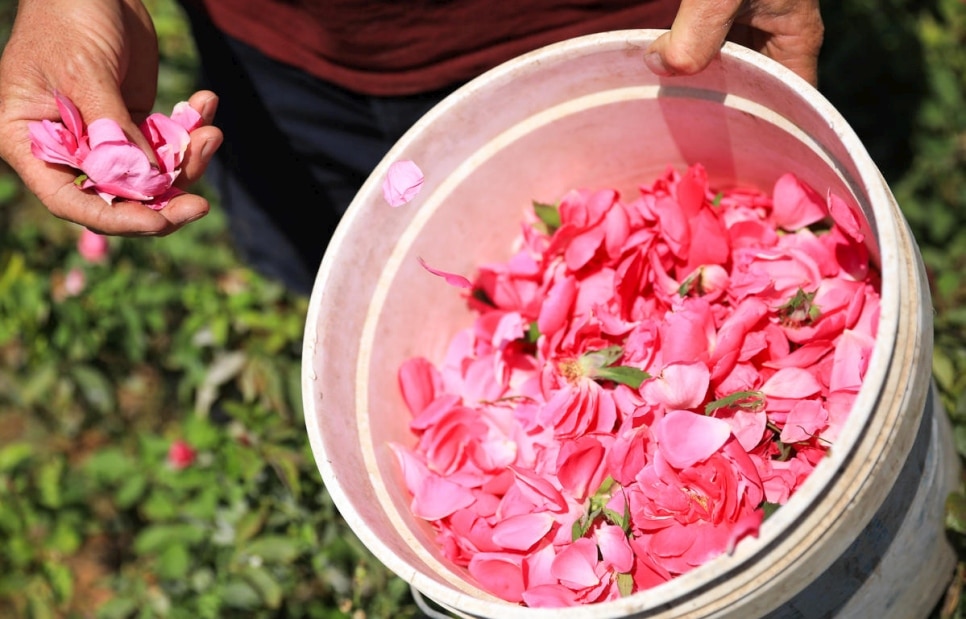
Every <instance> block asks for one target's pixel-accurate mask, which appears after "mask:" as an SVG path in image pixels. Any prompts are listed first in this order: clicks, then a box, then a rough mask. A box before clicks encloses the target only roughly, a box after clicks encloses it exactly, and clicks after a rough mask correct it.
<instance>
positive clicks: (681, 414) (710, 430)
mask: <svg viewBox="0 0 966 619" xmlns="http://www.w3.org/2000/svg"><path fill="white" fill-rule="evenodd" d="M655 426H656V427H655V430H654V433H655V435H656V436H657V443H658V451H660V453H661V455H663V456H664V459H665V460H667V462H668V464H670V465H671V466H673V467H675V468H678V469H685V468H688V467H689V466H691V465H693V464H697V463H698V462H701V461H703V460H707V459H708V458H709V457H711V454H713V453H714V452H716V451H718V450H719V449H721V447H722V446H724V444H725V441H727V440H728V437H729V436H731V426H729V425H728V422H727V421H724V420H721V419H716V418H714V417H707V416H705V415H699V414H697V413H692V412H691V411H681V410H678V411H671V412H669V413H668V414H667V415H665V416H664V417H663V418H662V419H661V420H660V421H658V422H657V424H655Z"/></svg>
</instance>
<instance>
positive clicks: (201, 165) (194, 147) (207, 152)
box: [176, 90, 224, 188]
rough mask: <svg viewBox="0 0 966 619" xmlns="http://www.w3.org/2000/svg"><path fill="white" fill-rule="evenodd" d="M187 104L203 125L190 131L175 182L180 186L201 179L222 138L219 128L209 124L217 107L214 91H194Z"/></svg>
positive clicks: (186, 185) (185, 185) (188, 184)
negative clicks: (189, 139)
mask: <svg viewBox="0 0 966 619" xmlns="http://www.w3.org/2000/svg"><path fill="white" fill-rule="evenodd" d="M188 104H189V105H191V107H193V108H194V109H195V110H196V111H197V112H198V113H199V114H201V118H202V120H203V122H204V123H205V125H204V126H202V127H199V128H197V129H195V130H194V131H192V132H191V141H190V142H189V143H188V149H187V150H186V151H185V155H184V160H183V162H182V165H181V175H180V176H179V177H178V180H177V182H176V184H177V186H178V187H182V188H184V187H188V186H190V185H191V184H193V183H195V182H197V181H198V180H200V179H201V177H202V175H203V174H204V173H205V170H206V169H207V168H208V164H209V163H210V162H211V158H212V157H213V156H214V154H215V152H216V151H217V150H218V148H219V147H220V146H221V143H222V141H223V139H224V136H223V134H222V132H221V129H219V128H218V127H214V126H211V123H212V122H213V121H214V118H215V112H216V110H217V108H218V97H217V96H216V95H215V93H213V92H211V91H210V90H203V91H199V92H196V93H195V94H194V95H192V96H191V97H190V98H189V99H188Z"/></svg>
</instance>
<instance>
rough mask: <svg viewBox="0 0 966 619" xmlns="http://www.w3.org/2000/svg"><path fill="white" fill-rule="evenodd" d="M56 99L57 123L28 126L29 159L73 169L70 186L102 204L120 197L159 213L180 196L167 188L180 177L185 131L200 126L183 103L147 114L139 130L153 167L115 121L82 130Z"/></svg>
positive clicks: (74, 112) (73, 111)
mask: <svg viewBox="0 0 966 619" xmlns="http://www.w3.org/2000/svg"><path fill="white" fill-rule="evenodd" d="M56 100H57V108H58V110H59V111H60V116H61V120H63V122H62V123H60V122H55V121H51V120H41V121H34V122H31V123H30V124H29V126H28V130H29V132H30V148H31V151H32V152H33V154H34V156H35V157H37V158H39V159H42V160H44V161H46V162H48V163H55V164H61V165H66V166H69V167H71V168H74V169H75V170H78V171H79V172H80V174H79V175H78V177H77V179H76V180H75V181H74V183H75V184H76V185H77V186H78V187H79V188H81V189H93V190H94V191H96V192H97V194H98V195H100V196H101V198H103V199H104V201H105V202H107V203H108V204H111V203H113V202H114V200H115V199H118V198H120V199H122V200H134V201H138V202H143V203H144V204H145V205H146V206H149V207H150V208H152V209H155V210H159V209H162V208H164V207H165V206H166V205H167V203H168V202H169V201H170V200H171V198H173V197H174V196H176V195H178V194H179V193H181V191H180V190H178V189H177V188H175V187H174V186H173V184H174V181H175V180H176V179H177V178H178V175H179V174H180V173H181V164H182V163H183V161H184V154H185V151H186V150H187V148H188V143H189V142H190V141H191V140H190V136H189V133H190V132H191V131H192V130H194V129H197V128H198V127H200V126H201V124H202V119H201V115H200V114H199V113H198V112H196V111H195V110H194V108H192V107H191V106H190V105H188V103H187V102H184V101H183V102H181V103H178V104H177V105H175V106H174V110H173V111H172V113H171V116H170V117H169V116H165V115H164V114H160V113H155V114H151V115H150V116H148V117H147V118H146V119H145V120H144V122H142V123H141V125H140V126H139V128H140V129H141V133H143V134H144V137H146V138H147V140H148V143H149V144H150V145H151V149H152V150H153V151H154V155H155V159H156V161H157V164H156V165H155V164H154V163H153V162H152V161H151V160H150V159H149V158H148V156H147V154H146V153H145V152H144V151H143V150H141V148H140V147H139V146H138V145H137V144H135V143H134V142H132V141H131V140H129V139H128V137H127V136H126V135H125V134H124V131H123V130H122V129H121V127H120V125H118V124H117V122H116V121H114V120H112V119H110V118H100V119H97V120H94V121H92V122H91V123H90V124H89V125H87V126H86V127H85V126H84V121H83V119H82V118H81V115H80V112H79V111H78V109H77V107H76V106H75V105H74V104H73V103H72V102H71V101H70V99H68V98H66V97H64V96H62V95H57V96H56Z"/></svg>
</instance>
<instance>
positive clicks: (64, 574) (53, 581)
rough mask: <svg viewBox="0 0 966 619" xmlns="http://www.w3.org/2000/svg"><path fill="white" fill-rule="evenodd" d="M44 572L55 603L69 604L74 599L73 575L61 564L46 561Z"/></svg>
mask: <svg viewBox="0 0 966 619" xmlns="http://www.w3.org/2000/svg"><path fill="white" fill-rule="evenodd" d="M44 572H45V573H46V574H47V581H48V582H49V583H50V588H51V589H53V592H54V596H55V598H56V599H57V601H58V602H59V603H60V604H63V603H65V602H69V601H70V600H71V598H72V597H74V574H73V573H72V572H71V570H70V568H69V567H67V566H66V565H64V564H63V563H55V562H53V561H46V562H44Z"/></svg>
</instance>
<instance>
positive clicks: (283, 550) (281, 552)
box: [244, 535, 301, 563]
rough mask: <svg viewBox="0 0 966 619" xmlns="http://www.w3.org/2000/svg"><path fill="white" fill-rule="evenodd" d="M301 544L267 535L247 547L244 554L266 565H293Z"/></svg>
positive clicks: (277, 536)
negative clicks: (256, 558)
mask: <svg viewBox="0 0 966 619" xmlns="http://www.w3.org/2000/svg"><path fill="white" fill-rule="evenodd" d="M300 551H301V549H300V548H299V543H298V542H297V541H295V540H293V539H289V538H287V537H284V536H282V535H265V536H263V537H259V538H256V539H254V540H253V541H252V542H251V543H250V544H248V546H246V547H245V550H244V554H246V555H248V556H250V557H258V558H259V559H261V560H262V561H264V562H265V563H291V562H292V561H294V560H295V559H296V557H298V556H299V553H300Z"/></svg>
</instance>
